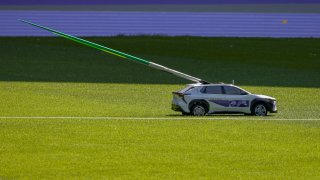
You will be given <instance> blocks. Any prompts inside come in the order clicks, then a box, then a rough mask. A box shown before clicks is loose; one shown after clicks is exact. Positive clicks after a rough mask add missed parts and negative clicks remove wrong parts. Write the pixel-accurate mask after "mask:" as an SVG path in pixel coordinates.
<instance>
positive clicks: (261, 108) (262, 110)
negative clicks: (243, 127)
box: [253, 103, 268, 116]
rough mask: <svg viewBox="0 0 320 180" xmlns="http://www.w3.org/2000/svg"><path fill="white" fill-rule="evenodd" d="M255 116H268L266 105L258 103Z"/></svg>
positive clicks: (254, 109)
mask: <svg viewBox="0 0 320 180" xmlns="http://www.w3.org/2000/svg"><path fill="white" fill-rule="evenodd" d="M253 114H254V115H256V116H266V115H268V110H267V107H266V105H265V104H262V103H258V104H256V105H255V106H254V108H253Z"/></svg>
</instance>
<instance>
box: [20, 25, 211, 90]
mask: <svg viewBox="0 0 320 180" xmlns="http://www.w3.org/2000/svg"><path fill="white" fill-rule="evenodd" d="M20 21H22V22H24V23H27V24H30V25H32V26H35V27H38V28H41V29H44V30H47V31H50V32H52V33H53V34H56V35H58V36H61V37H64V38H66V39H69V40H71V41H75V42H77V43H80V44H83V45H86V46H90V47H92V48H95V49H98V50H101V51H104V52H107V53H110V54H113V55H115V56H118V57H121V58H124V59H129V60H132V61H135V62H139V63H142V64H144V65H147V66H149V67H152V68H155V69H159V70H162V71H165V72H168V73H171V74H173V75H176V76H178V77H181V78H184V79H188V80H191V81H193V82H197V83H204V84H207V83H208V82H207V81H204V80H201V79H199V78H196V77H193V76H190V75H188V74H184V73H182V72H179V71H176V70H173V69H170V68H167V67H165V66H162V65H160V64H156V63H154V62H150V61H147V60H145V59H142V58H138V57H136V56H132V55H130V54H126V53H124V52H120V51H117V50H114V49H112V48H108V47H105V46H102V45H100V44H96V43H93V42H90V41H87V40H84V39H81V38H78V37H75V36H71V35H69V34H66V33H63V32H59V31H56V30H53V29H50V28H47V27H44V26H40V25H38V24H35V23H32V22H29V21H25V20H20Z"/></svg>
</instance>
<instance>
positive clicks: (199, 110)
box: [191, 104, 206, 116]
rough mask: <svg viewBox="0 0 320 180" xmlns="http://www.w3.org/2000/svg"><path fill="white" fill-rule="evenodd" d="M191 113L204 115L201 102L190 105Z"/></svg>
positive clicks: (204, 111) (204, 110)
mask: <svg viewBox="0 0 320 180" xmlns="http://www.w3.org/2000/svg"><path fill="white" fill-rule="evenodd" d="M191 112H192V114H193V115H194V116H204V115H206V109H205V107H204V106H203V105H201V104H197V105H194V106H193V107H192V110H191Z"/></svg>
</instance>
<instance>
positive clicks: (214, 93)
mask: <svg viewBox="0 0 320 180" xmlns="http://www.w3.org/2000/svg"><path fill="white" fill-rule="evenodd" d="M200 92H201V96H202V99H205V100H206V101H207V102H208V103H209V106H210V107H209V113H213V112H220V111H223V110H224V106H223V105H221V104H219V103H217V102H220V101H221V100H223V96H224V94H223V90H222V86H216V85H215V86H204V87H203V88H202V89H201V90H200Z"/></svg>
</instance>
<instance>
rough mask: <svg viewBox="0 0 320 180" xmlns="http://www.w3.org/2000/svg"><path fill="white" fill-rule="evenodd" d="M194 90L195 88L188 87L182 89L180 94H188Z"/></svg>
mask: <svg viewBox="0 0 320 180" xmlns="http://www.w3.org/2000/svg"><path fill="white" fill-rule="evenodd" d="M193 88H194V87H193V86H187V87H185V88H183V89H181V90H180V91H179V93H185V92H188V91H190V90H191V89H193Z"/></svg>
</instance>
